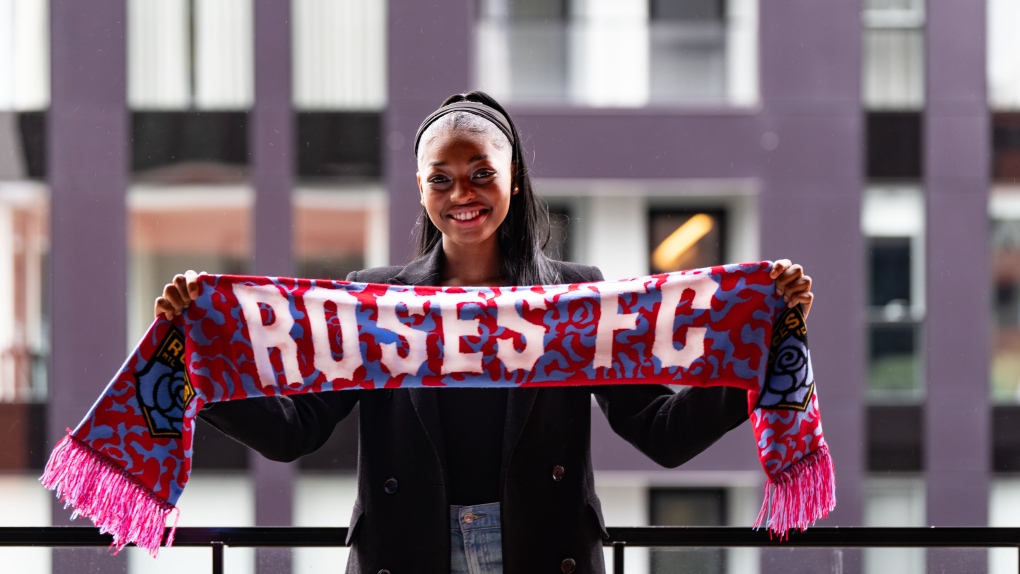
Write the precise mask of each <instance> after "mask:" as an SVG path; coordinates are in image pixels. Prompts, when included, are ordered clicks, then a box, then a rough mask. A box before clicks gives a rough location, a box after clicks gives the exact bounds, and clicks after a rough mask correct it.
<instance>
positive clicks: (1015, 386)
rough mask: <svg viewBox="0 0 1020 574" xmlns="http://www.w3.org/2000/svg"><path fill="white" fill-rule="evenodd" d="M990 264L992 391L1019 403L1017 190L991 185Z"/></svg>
mask: <svg viewBox="0 0 1020 574" xmlns="http://www.w3.org/2000/svg"><path fill="white" fill-rule="evenodd" d="M989 211H990V215H991V264H992V289H993V291H992V305H993V320H994V322H995V323H994V325H995V328H994V331H993V345H992V365H991V394H992V399H993V400H994V401H996V402H1004V403H1016V402H1020V190H1018V189H1017V188H1015V187H999V188H993V190H992V194H991V198H990V202H989Z"/></svg>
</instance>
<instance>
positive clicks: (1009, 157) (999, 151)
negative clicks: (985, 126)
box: [992, 112, 1020, 181]
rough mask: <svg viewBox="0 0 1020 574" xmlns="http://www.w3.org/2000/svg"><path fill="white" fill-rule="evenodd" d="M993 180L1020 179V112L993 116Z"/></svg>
mask: <svg viewBox="0 0 1020 574" xmlns="http://www.w3.org/2000/svg"><path fill="white" fill-rule="evenodd" d="M992 178H993V179H995V180H996V181H1015V180H1017V179H1020V112H1008V113H1007V112H1001V113H994V114H992Z"/></svg>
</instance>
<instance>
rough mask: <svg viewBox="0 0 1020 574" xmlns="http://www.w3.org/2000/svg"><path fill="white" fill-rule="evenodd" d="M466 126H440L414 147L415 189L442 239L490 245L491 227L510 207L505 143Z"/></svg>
mask: <svg viewBox="0 0 1020 574" xmlns="http://www.w3.org/2000/svg"><path fill="white" fill-rule="evenodd" d="M501 143H502V146H497V145H496V144H495V143H494V142H493V140H492V136H491V135H489V134H485V133H477V132H473V131H467V130H457V129H454V130H439V131H438V133H437V134H436V135H434V136H433V137H431V138H430V139H428V140H423V142H422V145H421V147H419V150H418V189H419V191H420V192H421V203H422V205H424V206H425V211H426V212H427V213H428V216H429V219H431V220H432V223H433V225H435V226H436V227H437V228H438V229H439V231H441V232H442V234H443V240H444V242H450V241H452V242H453V243H455V244H457V245H458V246H463V247H495V246H496V244H495V242H496V230H497V229H499V225H500V224H501V223H503V220H504V219H505V218H506V214H507V212H508V211H509V210H510V196H511V195H513V194H515V193H517V192H516V191H515V190H512V189H511V188H512V185H513V182H512V179H513V178H512V173H513V167H512V164H511V161H510V159H511V154H510V148H509V143H508V142H501Z"/></svg>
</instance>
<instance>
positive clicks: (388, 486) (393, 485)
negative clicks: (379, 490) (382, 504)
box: [383, 478, 400, 494]
mask: <svg viewBox="0 0 1020 574" xmlns="http://www.w3.org/2000/svg"><path fill="white" fill-rule="evenodd" d="M398 486H400V483H399V482H397V479H395V478H387V479H386V482H384V483H383V490H385V491H386V494H393V493H394V492H396V491H397V487H398Z"/></svg>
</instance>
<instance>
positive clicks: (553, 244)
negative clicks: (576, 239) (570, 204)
mask: <svg viewBox="0 0 1020 574" xmlns="http://www.w3.org/2000/svg"><path fill="white" fill-rule="evenodd" d="M545 254H546V256H547V257H550V258H552V259H556V260H559V261H573V260H574V258H573V241H571V236H570V210H569V209H567V208H566V207H560V206H553V205H550V206H549V242H548V243H546V245H545Z"/></svg>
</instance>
